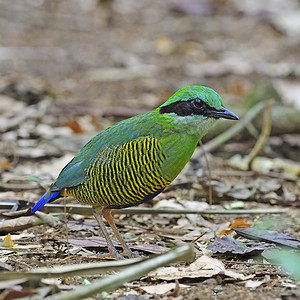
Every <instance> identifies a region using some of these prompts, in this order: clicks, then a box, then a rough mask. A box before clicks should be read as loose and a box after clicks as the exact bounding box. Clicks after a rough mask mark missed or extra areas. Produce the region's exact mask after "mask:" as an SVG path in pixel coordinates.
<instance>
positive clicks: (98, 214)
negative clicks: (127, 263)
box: [92, 207, 124, 259]
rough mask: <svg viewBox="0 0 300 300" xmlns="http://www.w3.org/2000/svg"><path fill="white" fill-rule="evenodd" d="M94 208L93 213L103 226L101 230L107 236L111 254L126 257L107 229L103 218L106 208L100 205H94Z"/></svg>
mask: <svg viewBox="0 0 300 300" xmlns="http://www.w3.org/2000/svg"><path fill="white" fill-rule="evenodd" d="M92 210H93V215H94V217H95V219H96V220H97V222H98V224H99V226H100V228H101V231H102V233H103V235H104V237H105V240H106V243H107V248H108V251H109V253H110V255H111V256H112V257H115V258H117V259H124V257H123V256H122V255H121V254H120V253H119V252H118V251H117V249H116V247H115V246H114V244H113V242H112V240H111V238H110V236H109V234H108V232H107V230H106V227H105V224H104V222H103V219H102V216H104V214H103V211H104V209H103V208H100V207H93V208H92ZM101 215H102V216H101Z"/></svg>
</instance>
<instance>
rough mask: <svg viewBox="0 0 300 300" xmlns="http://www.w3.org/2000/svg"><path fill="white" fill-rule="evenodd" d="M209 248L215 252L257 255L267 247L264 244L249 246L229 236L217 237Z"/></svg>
mask: <svg viewBox="0 0 300 300" xmlns="http://www.w3.org/2000/svg"><path fill="white" fill-rule="evenodd" d="M207 248H208V249H209V250H211V251H212V253H214V254H223V255H257V254H260V253H261V252H262V251H263V250H265V249H266V247H265V246H262V245H253V246H247V245H245V244H244V243H242V242H240V241H237V240H235V239H233V238H230V237H227V236H222V237H216V238H215V240H214V241H213V242H211V243H210V244H209V245H208V247H207Z"/></svg>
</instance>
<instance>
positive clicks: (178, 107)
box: [159, 98, 215, 117]
mask: <svg viewBox="0 0 300 300" xmlns="http://www.w3.org/2000/svg"><path fill="white" fill-rule="evenodd" d="M212 110H215V109H214V108H212V107H210V106H209V105H208V104H206V103H205V102H204V101H203V100H201V99H200V98H195V99H191V100H188V101H177V102H174V103H171V104H169V105H165V106H162V107H161V108H160V109H159V112H160V113H161V114H165V113H172V112H173V113H175V114H176V115H178V116H181V117H184V116H190V115H203V116H207V114H208V113H209V112H211V111H212Z"/></svg>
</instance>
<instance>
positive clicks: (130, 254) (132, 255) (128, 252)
mask: <svg viewBox="0 0 300 300" xmlns="http://www.w3.org/2000/svg"><path fill="white" fill-rule="evenodd" d="M122 256H126V257H128V258H136V257H141V255H139V254H138V253H137V252H133V251H132V250H131V249H126V250H125V251H123V252H122Z"/></svg>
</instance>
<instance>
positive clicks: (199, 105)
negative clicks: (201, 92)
mask: <svg viewBox="0 0 300 300" xmlns="http://www.w3.org/2000/svg"><path fill="white" fill-rule="evenodd" d="M194 105H195V106H196V107H197V108H200V107H202V106H203V101H202V100H201V99H200V98H196V99H194Z"/></svg>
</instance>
